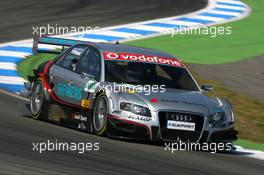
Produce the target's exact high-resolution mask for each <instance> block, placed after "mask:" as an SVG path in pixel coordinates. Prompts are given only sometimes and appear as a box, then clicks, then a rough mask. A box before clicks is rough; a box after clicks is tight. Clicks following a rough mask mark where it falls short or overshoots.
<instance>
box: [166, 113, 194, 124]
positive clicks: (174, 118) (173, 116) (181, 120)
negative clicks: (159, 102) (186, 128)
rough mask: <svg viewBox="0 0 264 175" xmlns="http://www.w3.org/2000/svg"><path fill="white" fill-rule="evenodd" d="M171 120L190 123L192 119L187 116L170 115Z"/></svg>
mask: <svg viewBox="0 0 264 175" xmlns="http://www.w3.org/2000/svg"><path fill="white" fill-rule="evenodd" d="M171 118H172V119H173V120H175V121H180V122H191V121H192V117H191V116H190V115H188V114H171Z"/></svg>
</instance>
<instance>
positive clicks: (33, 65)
mask: <svg viewBox="0 0 264 175" xmlns="http://www.w3.org/2000/svg"><path fill="white" fill-rule="evenodd" d="M55 57H56V55H54V54H44V53H40V54H37V55H33V56H30V57H28V58H26V59H24V61H22V62H20V63H19V64H18V67H17V70H18V73H19V75H20V76H21V77H23V78H25V79H27V76H28V75H33V69H37V67H38V66H39V65H40V64H41V63H43V62H45V61H48V60H52V59H54V58H55Z"/></svg>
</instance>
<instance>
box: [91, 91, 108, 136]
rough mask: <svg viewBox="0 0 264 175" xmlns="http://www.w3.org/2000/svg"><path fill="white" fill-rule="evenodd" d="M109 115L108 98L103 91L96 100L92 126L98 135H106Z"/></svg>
mask: <svg viewBox="0 0 264 175" xmlns="http://www.w3.org/2000/svg"><path fill="white" fill-rule="evenodd" d="M107 115H108V100H107V96H106V95H105V94H104V93H103V94H100V95H99V96H98V97H97V99H96V100H95V104H94V110H93V119H92V126H93V131H94V133H95V134H96V135H100V136H102V135H104V134H105V131H106V125H107Z"/></svg>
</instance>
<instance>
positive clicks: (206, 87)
mask: <svg viewBox="0 0 264 175" xmlns="http://www.w3.org/2000/svg"><path fill="white" fill-rule="evenodd" d="M213 89H214V87H213V86H212V85H210V84H204V85H202V90H203V91H213Z"/></svg>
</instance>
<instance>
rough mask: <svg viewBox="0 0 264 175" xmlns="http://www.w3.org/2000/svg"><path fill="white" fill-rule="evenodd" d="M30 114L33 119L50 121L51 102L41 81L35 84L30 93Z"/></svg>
mask: <svg viewBox="0 0 264 175" xmlns="http://www.w3.org/2000/svg"><path fill="white" fill-rule="evenodd" d="M30 112H31V114H32V118H33V119H40V120H47V119H48V112H49V100H48V99H47V96H46V92H45V90H44V88H43V84H42V81H41V80H40V79H39V80H37V81H36V82H35V83H34V85H33V88H32V91H31V93H30Z"/></svg>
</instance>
